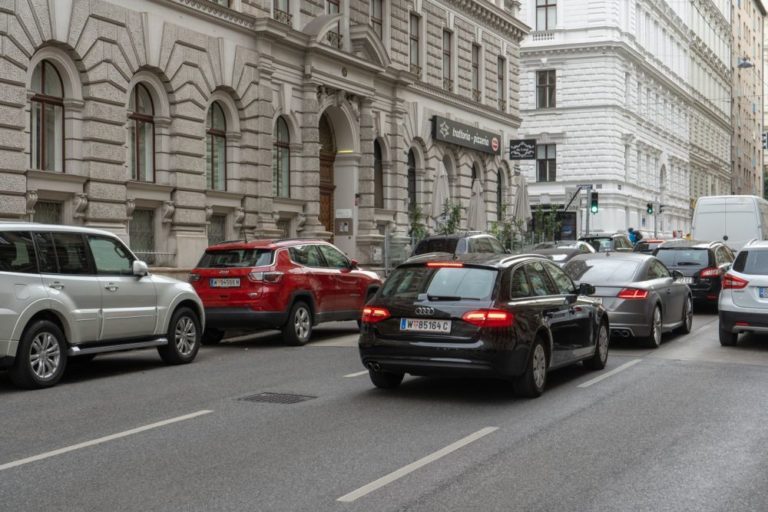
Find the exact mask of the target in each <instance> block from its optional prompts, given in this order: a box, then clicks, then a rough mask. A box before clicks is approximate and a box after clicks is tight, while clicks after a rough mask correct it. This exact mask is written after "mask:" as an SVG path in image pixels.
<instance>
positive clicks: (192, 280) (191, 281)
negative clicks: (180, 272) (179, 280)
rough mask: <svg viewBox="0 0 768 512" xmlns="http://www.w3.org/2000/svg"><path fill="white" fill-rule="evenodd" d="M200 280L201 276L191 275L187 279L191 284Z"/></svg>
mask: <svg viewBox="0 0 768 512" xmlns="http://www.w3.org/2000/svg"><path fill="white" fill-rule="evenodd" d="M199 280H200V274H189V277H188V278H187V281H189V282H190V283H196V282H197V281H199Z"/></svg>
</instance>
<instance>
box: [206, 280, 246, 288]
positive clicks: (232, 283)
mask: <svg viewBox="0 0 768 512" xmlns="http://www.w3.org/2000/svg"><path fill="white" fill-rule="evenodd" d="M210 283H211V288H237V287H238V286H240V278H239V277H215V278H213V279H211V281H210Z"/></svg>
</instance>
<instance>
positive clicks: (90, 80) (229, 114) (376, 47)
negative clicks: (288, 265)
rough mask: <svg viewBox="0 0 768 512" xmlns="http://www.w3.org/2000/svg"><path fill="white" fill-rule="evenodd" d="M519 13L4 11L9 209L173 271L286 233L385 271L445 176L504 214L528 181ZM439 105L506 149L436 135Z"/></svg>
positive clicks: (14, 215) (451, 5) (118, 5)
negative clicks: (210, 248) (232, 245)
mask: <svg viewBox="0 0 768 512" xmlns="http://www.w3.org/2000/svg"><path fill="white" fill-rule="evenodd" d="M518 7H519V5H518V2H517V1H515V0H507V1H506V3H502V4H501V5H496V4H494V3H488V2H483V1H476V0H413V1H388V0H370V1H358V0H342V1H337V0H303V1H298V0H274V1H269V0H229V1H227V0H215V1H213V0H130V1H126V0H123V1H119V0H56V1H49V2H39V1H33V0H18V1H16V2H3V3H0V42H1V43H2V52H1V55H2V59H0V67H1V68H0V81H1V82H2V87H1V88H0V96H2V100H3V101H2V102H1V103H0V117H2V120H3V121H2V124H1V125H0V140H1V141H2V146H0V218H2V219H6V220H7V219H27V220H33V221H38V222H54V223H63V224H81V225H86V226H93V227H99V228H104V229H108V230H111V231H113V232H116V233H118V234H119V235H120V236H121V237H123V238H124V239H126V240H127V241H128V242H129V244H130V245H131V247H132V248H133V249H134V250H135V251H137V252H138V253H139V254H140V255H141V256H143V257H145V258H146V259H148V260H149V261H150V263H152V264H154V265H156V266H169V267H181V268H189V267H191V266H193V265H194V264H195V263H196V262H197V260H198V259H199V257H200V254H201V253H202V251H203V250H204V249H205V247H206V246H207V245H208V244H209V243H213V242H217V241H221V240H224V239H235V238H243V237H245V238H248V239H252V238H257V237H283V236H302V237H320V238H324V239H330V238H333V240H334V242H335V243H336V244H337V245H338V246H339V247H341V248H342V249H343V250H344V251H346V252H347V253H348V254H349V255H350V256H352V257H355V258H357V259H359V260H360V261H362V262H364V263H371V264H377V263H381V262H382V250H383V247H384V239H385V237H387V238H388V239H389V240H390V241H391V242H392V243H394V245H395V246H398V244H399V246H400V247H401V248H402V247H403V246H404V245H405V244H406V243H407V241H408V231H409V229H410V222H411V221H410V219H409V211H414V210H415V209H416V208H417V207H419V208H420V210H423V211H424V212H425V215H426V212H427V211H428V210H429V208H428V205H429V203H430V201H431V197H432V194H433V190H434V181H435V176H436V173H437V172H438V171H439V170H442V168H443V167H444V168H445V170H446V171H447V173H448V176H449V180H450V192H451V193H450V195H451V198H452V201H454V202H457V203H459V204H461V205H462V206H464V207H465V208H466V207H467V206H468V201H469V197H470V190H471V189H472V185H473V183H474V180H479V181H480V182H481V184H482V187H483V195H484V199H485V206H486V217H487V219H488V220H489V221H491V220H494V219H496V218H497V215H498V212H499V211H500V210H501V208H500V206H501V205H503V204H505V203H506V202H508V200H509V198H511V197H512V192H513V191H512V182H513V180H512V179H511V175H510V168H509V166H508V163H507V162H505V161H504V158H503V156H502V155H503V154H504V153H503V151H502V148H501V144H500V142H501V141H504V140H507V139H509V138H510V137H514V136H516V135H517V129H518V127H519V125H520V116H519V111H518V97H519V81H518V75H519V43H520V41H521V39H522V38H523V37H524V35H525V33H526V31H527V27H526V26H525V25H524V24H522V23H521V22H520V21H519V20H518V19H517V18H516V16H517V9H518ZM436 116H440V117H442V118H444V119H447V120H449V121H450V122H451V123H456V124H457V126H458V125H460V124H462V123H463V124H466V125H469V126H470V127H471V128H473V129H479V130H485V131H486V132H489V133H493V134H495V135H498V141H497V147H496V148H494V149H493V150H489V149H488V148H479V149H478V147H472V146H471V145H469V144H462V143H455V142H454V143H451V142H450V141H446V140H439V138H435V137H433V128H434V126H433V125H434V123H435V121H434V119H435V117H436ZM441 166H443V167H441ZM425 222H426V223H429V222H430V221H429V219H427V220H426V221H425Z"/></svg>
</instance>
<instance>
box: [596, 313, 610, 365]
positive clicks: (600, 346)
mask: <svg viewBox="0 0 768 512" xmlns="http://www.w3.org/2000/svg"><path fill="white" fill-rule="evenodd" d="M597 353H598V355H599V357H600V361H602V363H603V365H605V362H606V361H608V328H607V327H606V326H605V324H604V323H603V324H600V329H599V330H598V331H597Z"/></svg>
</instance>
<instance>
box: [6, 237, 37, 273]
mask: <svg viewBox="0 0 768 512" xmlns="http://www.w3.org/2000/svg"><path fill="white" fill-rule="evenodd" d="M0 272H20V273H22V274H32V273H37V260H36V259H35V247H34V245H33V244H32V236H31V235H30V234H29V233H27V232H24V231H6V232H2V233H0Z"/></svg>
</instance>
